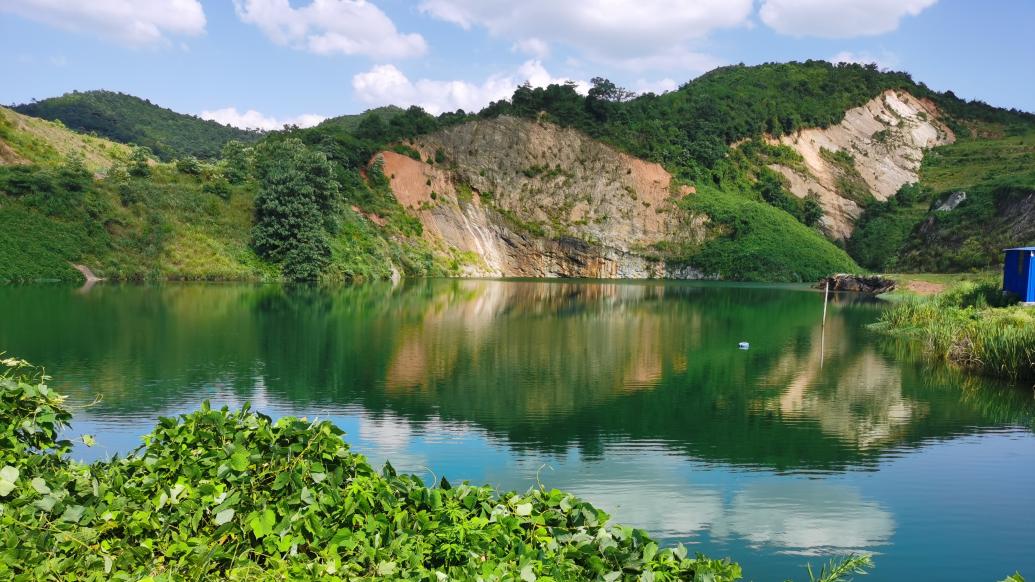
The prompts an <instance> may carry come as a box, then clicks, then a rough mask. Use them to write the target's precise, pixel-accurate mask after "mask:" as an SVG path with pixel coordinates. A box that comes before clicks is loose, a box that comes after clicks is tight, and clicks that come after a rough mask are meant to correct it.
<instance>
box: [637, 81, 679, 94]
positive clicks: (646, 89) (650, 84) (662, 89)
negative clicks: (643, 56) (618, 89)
mask: <svg viewBox="0 0 1035 582" xmlns="http://www.w3.org/2000/svg"><path fill="white" fill-rule="evenodd" d="M678 88H679V83H676V81H675V80H674V79H669V78H667V77H666V78H664V79H659V80H657V81H648V80H646V79H639V80H637V81H636V83H634V84H633V90H634V91H636V92H637V93H640V94H643V93H657V94H658V95H660V94H662V93H668V92H669V91H675V90H676V89H678Z"/></svg>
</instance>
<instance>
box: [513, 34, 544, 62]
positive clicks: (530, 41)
mask: <svg viewBox="0 0 1035 582" xmlns="http://www.w3.org/2000/svg"><path fill="white" fill-rule="evenodd" d="M510 50H511V51H512V52H520V53H524V54H526V55H529V56H532V57H535V58H537V59H545V58H546V57H548V56H550V45H549V44H547V43H546V41H544V40H543V39H541V38H536V37H534V36H533V37H531V38H523V39H521V40H519V41H517V42H515V43H514V45H513V46H511V47H510Z"/></svg>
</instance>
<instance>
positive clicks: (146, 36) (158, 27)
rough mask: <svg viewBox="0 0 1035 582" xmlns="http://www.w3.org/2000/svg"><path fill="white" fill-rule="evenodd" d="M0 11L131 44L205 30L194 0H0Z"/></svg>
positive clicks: (198, 4) (154, 41)
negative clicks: (144, 0) (145, 0)
mask: <svg viewBox="0 0 1035 582" xmlns="http://www.w3.org/2000/svg"><path fill="white" fill-rule="evenodd" d="M0 12H12V13H14V14H18V15H20V16H23V17H25V18H29V19H32V20H37V21H40V22H43V23H46V24H49V25H51V26H56V27H58V28H64V29H66V30H72V31H76V32H84V33H88V34H93V35H96V36H100V37H102V38H107V39H111V40H114V41H116V42H119V43H122V44H127V45H132V46H144V45H154V44H161V43H166V42H168V37H169V36H195V35H199V34H201V33H203V32H205V11H204V10H203V9H202V7H201V3H200V2H198V0H149V1H147V2H142V1H139V0H88V1H85V0H84V1H77V0H72V1H68V0H64V1H62V0H0Z"/></svg>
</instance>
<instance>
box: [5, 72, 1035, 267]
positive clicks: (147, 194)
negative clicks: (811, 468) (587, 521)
mask: <svg viewBox="0 0 1035 582" xmlns="http://www.w3.org/2000/svg"><path fill="white" fill-rule="evenodd" d="M18 109H19V111H22V112H24V113H31V114H33V115H38V116H42V117H51V118H54V119H56V120H59V121H60V123H58V122H48V121H45V120H43V119H37V118H34V117H28V116H26V115H23V114H20V113H17V112H14V111H11V110H5V109H2V108H0V224H4V225H5V227H7V228H6V229H3V232H0V281H3V280H16V281H20V280H35V279H40V278H54V279H75V278H78V276H79V275H78V273H77V272H76V271H74V270H72V269H71V267H69V263H70V262H75V263H79V264H86V265H88V266H90V267H91V268H92V269H94V271H95V272H97V273H99V274H101V275H102V276H105V277H108V278H122V279H162V278H175V279H195V278H204V279H267V278H276V277H277V276H278V273H279V270H278V269H279V266H278V265H275V264H269V263H267V262H265V261H264V260H262V259H261V258H260V257H259V256H257V255H256V254H254V251H253V249H251V247H250V246H249V240H250V234H249V233H250V232H251V227H252V226H253V224H254V221H255V212H254V210H255V208H254V201H255V199H256V196H257V195H258V194H259V182H258V181H256V180H255V179H252V178H249V177H247V176H245V177H244V178H243V179H236V180H234V181H232V182H229V181H228V180H227V178H225V177H224V176H223V175H222V172H221V171H222V170H226V169H228V168H229V167H230V164H231V163H232V162H231V161H229V160H227V161H221V162H219V163H212V164H203V165H202V166H201V170H200V171H199V170H197V169H195V170H194V171H191V170H190V167H191V166H190V165H182V168H181V167H178V166H176V165H174V164H164V163H160V164H156V165H152V170H151V172H150V174H151V176H150V177H141V176H132V175H127V172H126V168H127V167H128V166H127V164H126V163H125V160H126V159H127V158H128V155H129V148H127V147H126V146H125V145H123V144H118V143H113V142H112V141H108V140H107V139H104V138H102V137H97V136H90V135H84V134H83V133H75V132H73V131H70V129H77V130H79V131H82V132H87V133H95V134H98V135H103V136H107V137H109V138H111V139H113V140H115V141H121V142H128V143H139V144H143V145H147V146H149V147H151V148H153V149H154V150H155V151H156V152H157V153H158V154H159V155H161V156H162V157H163V158H165V159H166V160H168V159H170V158H174V157H176V156H179V155H183V154H194V155H197V156H198V157H202V158H208V159H209V160H214V158H217V157H218V155H219V150H220V148H221V146H222V145H223V144H224V143H225V142H226V141H227V140H229V139H232V138H238V139H242V140H250V141H254V142H255V143H257V145H259V146H269V145H275V144H276V142H278V141H280V140H286V139H291V138H297V139H300V140H301V141H302V143H303V144H305V145H306V146H307V147H308V148H310V149H312V150H315V151H319V152H320V153H322V154H324V155H326V157H327V158H328V160H329V161H330V162H331V164H332V169H333V172H334V177H335V180H336V181H337V182H338V189H339V192H340V194H341V202H342V204H339V205H338V206H337V207H336V208H335V209H331V210H329V211H328V212H329V213H331V214H333V216H328V221H327V223H326V224H327V225H328V226H327V230H326V232H324V233H323V235H322V236H325V237H326V242H327V244H328V247H329V248H330V251H331V256H330V263H329V265H328V266H327V268H326V270H325V271H324V272H323V274H322V276H323V277H325V278H328V279H339V280H340V279H384V278H389V277H392V276H394V274H402V275H403V276H425V275H444V274H453V275H456V274H465V275H477V276H489V275H491V276H512V275H513V276H569V277H571V276H582V277H586V276H591V277H650V276H655V277H697V276H718V277H721V278H724V279H741V280H785V281H793V280H809V279H816V278H818V277H819V276H821V275H825V274H828V273H830V272H835V271H858V270H860V267H862V268H866V269H871V270H874V271H891V270H899V271H957V270H971V269H974V270H984V269H988V268H990V267H994V266H996V265H997V264H998V262H999V260H1000V258H999V257H1000V249H1001V248H1003V247H1004V246H1015V245H1026V244H1035V116H1033V115H1032V114H1030V113H1026V112H1022V111H1016V110H1005V109H1001V108H996V107H992V106H990V105H988V104H985V103H982V102H978V101H965V100H962V99H959V98H958V97H956V96H955V95H954V94H952V93H951V92H946V93H940V92H936V91H933V90H931V89H929V88H928V87H926V86H925V85H923V83H919V82H916V81H914V80H913V79H912V78H911V77H910V76H909V75H908V74H907V73H901V72H887V71H880V70H878V69H877V68H876V67H875V66H862V65H847V64H840V65H834V64H831V63H827V62H823V61H808V62H804V63H768V64H764V65H759V66H743V65H735V66H730V67H723V68H720V69H716V70H714V71H712V72H710V73H707V74H705V75H702V76H701V77H698V78H696V79H694V80H692V81H689V82H687V83H685V84H684V85H682V86H681V87H680V88H679V89H678V90H676V91H671V92H669V93H665V94H662V95H655V94H645V95H640V96H634V95H631V94H630V93H629V92H628V91H626V90H624V89H622V88H621V87H616V86H615V85H614V84H613V83H611V82H610V81H607V80H606V79H599V78H598V79H594V80H593V83H592V88H591V89H590V91H589V92H588V94H587V95H583V94H580V93H579V92H578V91H577V90H576V88H575V86H574V85H573V84H564V85H556V84H555V85H550V86H548V87H541V88H534V87H531V86H530V85H527V84H526V85H522V86H521V87H518V88H517V89H516V90H515V92H514V94H513V95H512V97H511V98H510V99H508V100H501V101H497V102H495V103H492V104H490V105H489V106H487V107H486V108H485V109H483V110H482V111H479V112H477V113H474V112H463V111H457V112H449V113H443V114H441V115H439V116H432V115H430V114H428V113H426V112H425V111H423V110H422V109H420V108H419V107H409V108H406V109H403V108H399V107H380V108H376V109H371V110H368V111H366V112H363V113H361V114H357V115H343V116H340V117H335V118H331V119H328V120H326V121H324V122H323V123H321V124H319V125H317V126H315V127H311V128H289V129H286V130H283V131H274V132H266V133H257V132H248V131H243V130H238V129H234V128H230V127H225V126H222V125H219V124H217V123H214V122H209V121H203V120H200V119H197V118H196V117H193V116H188V115H182V114H177V113H175V112H172V111H169V110H167V109H162V108H160V107H158V106H156V105H153V104H152V103H150V102H148V101H144V100H140V99H137V98H135V97H131V96H128V95H121V94H118V93H110V92H90V93H71V94H68V95H65V96H62V97H59V98H55V99H48V100H46V101H43V102H39V103H33V104H28V105H24V106H21V107H19V108H18ZM257 150H258V152H260V153H261V151H262V147H259V148H257ZM75 152H78V153H82V154H83V158H84V159H83V165H84V166H85V167H86V169H88V170H91V171H92V174H93V176H94V178H95V179H94V180H93V181H92V182H91V181H89V180H84V179H83V174H84V172H83V171H82V168H80V167H78V165H77V164H78V162H76V158H75V157H71V158H69V157H68V154H69V153H75ZM243 153H244V155H245V157H246V158H247V156H248V152H247V151H245V152H243ZM254 159H255V160H257V161H256V162H255V164H263V163H265V164H269V163H270V159H265V160H263V158H262V157H261V156H258V157H255V158H254ZM113 164H114V165H115V170H116V171H110V172H109V171H107V167H109V166H112V165H113ZM241 167H243V168H250V170H249V169H246V170H244V171H245V173H247V172H248V171H253V170H256V169H258V168H259V167H260V166H257V165H254V164H248V163H247V162H245V163H244V164H241ZM195 168H197V167H196V166H195ZM253 178H254V176H253ZM957 192H965V193H966V196H965V197H963V196H962V194H957ZM950 198H951V199H952V200H954V202H953V204H952V205H951V206H952V207H951V208H948V207H947V206H946V205H945V202H946V201H947V200H949V199H950ZM332 226H333V228H332ZM25 233H33V235H32V236H27V235H26V234H25ZM845 251H847V254H846V253H845Z"/></svg>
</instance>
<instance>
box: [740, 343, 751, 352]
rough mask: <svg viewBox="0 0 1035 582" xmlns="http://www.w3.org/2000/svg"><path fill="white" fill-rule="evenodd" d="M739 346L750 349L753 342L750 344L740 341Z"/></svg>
mask: <svg viewBox="0 0 1035 582" xmlns="http://www.w3.org/2000/svg"><path fill="white" fill-rule="evenodd" d="M737 347H738V348H740V349H742V350H746V349H749V348H750V347H751V344H749V343H747V342H740V343H739V344H737Z"/></svg>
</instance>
